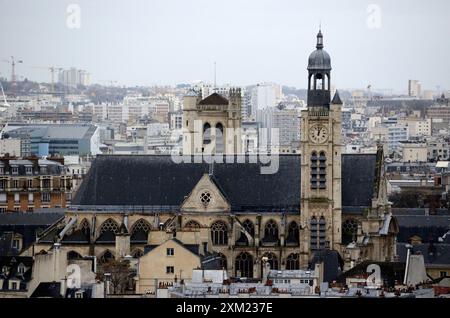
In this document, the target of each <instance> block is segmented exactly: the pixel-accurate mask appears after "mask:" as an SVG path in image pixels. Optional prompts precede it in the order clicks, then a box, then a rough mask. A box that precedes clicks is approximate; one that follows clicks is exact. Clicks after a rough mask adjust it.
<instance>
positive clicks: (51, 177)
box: [0, 157, 72, 212]
mask: <svg viewBox="0 0 450 318" xmlns="http://www.w3.org/2000/svg"><path fill="white" fill-rule="evenodd" d="M71 189H72V181H71V176H70V174H66V171H65V168H64V159H62V158H54V159H38V158H36V157H29V158H24V159H18V158H14V157H2V158H0V212H26V211H27V212H33V210H34V209H36V208H65V207H66V206H67V204H68V203H69V202H70V200H71Z"/></svg>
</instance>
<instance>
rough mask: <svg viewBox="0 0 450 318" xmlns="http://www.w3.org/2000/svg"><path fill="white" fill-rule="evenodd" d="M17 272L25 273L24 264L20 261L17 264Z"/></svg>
mask: <svg viewBox="0 0 450 318" xmlns="http://www.w3.org/2000/svg"><path fill="white" fill-rule="evenodd" d="M17 274H19V275H23V274H25V265H23V264H22V263H20V264H19V266H17Z"/></svg>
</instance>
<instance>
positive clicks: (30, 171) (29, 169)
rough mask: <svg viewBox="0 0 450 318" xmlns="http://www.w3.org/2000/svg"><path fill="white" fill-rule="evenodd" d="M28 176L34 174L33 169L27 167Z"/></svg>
mask: <svg viewBox="0 0 450 318" xmlns="http://www.w3.org/2000/svg"><path fill="white" fill-rule="evenodd" d="M25 173H26V174H33V167H25Z"/></svg>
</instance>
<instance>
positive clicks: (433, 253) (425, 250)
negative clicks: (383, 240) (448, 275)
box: [397, 243, 450, 266]
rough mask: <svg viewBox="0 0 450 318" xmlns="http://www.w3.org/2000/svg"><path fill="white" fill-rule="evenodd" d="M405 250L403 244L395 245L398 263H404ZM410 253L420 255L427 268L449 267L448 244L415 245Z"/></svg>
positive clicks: (449, 248) (449, 245)
mask: <svg viewBox="0 0 450 318" xmlns="http://www.w3.org/2000/svg"><path fill="white" fill-rule="evenodd" d="M407 250H408V249H407V247H406V244H405V243H398V244H397V255H398V256H399V258H400V261H402V262H405V261H406V255H407ZM411 252H412V253H417V254H422V255H423V259H424V262H425V265H427V266H430V265H444V266H450V244H417V245H413V247H412V250H411Z"/></svg>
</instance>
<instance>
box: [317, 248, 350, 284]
mask: <svg viewBox="0 0 450 318" xmlns="http://www.w3.org/2000/svg"><path fill="white" fill-rule="evenodd" d="M318 263H323V264H324V269H323V281H324V282H332V281H334V280H336V278H337V277H338V276H339V275H340V274H341V270H342V268H343V267H344V261H343V259H342V257H341V255H340V254H339V252H337V251H333V250H328V249H324V250H319V251H316V252H315V253H314V255H313V257H312V260H311V262H310V264H309V265H310V266H309V268H311V269H314V267H315V264H318Z"/></svg>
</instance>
